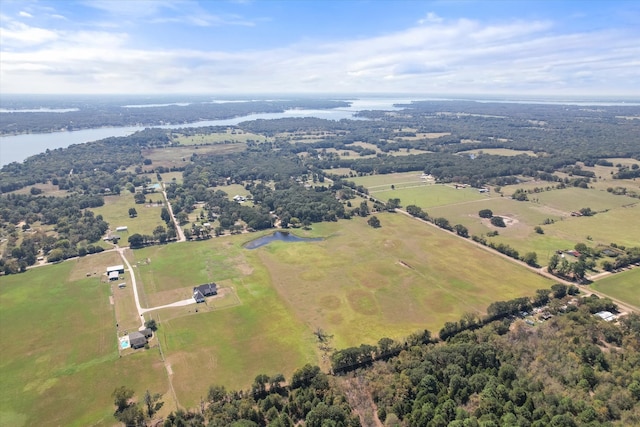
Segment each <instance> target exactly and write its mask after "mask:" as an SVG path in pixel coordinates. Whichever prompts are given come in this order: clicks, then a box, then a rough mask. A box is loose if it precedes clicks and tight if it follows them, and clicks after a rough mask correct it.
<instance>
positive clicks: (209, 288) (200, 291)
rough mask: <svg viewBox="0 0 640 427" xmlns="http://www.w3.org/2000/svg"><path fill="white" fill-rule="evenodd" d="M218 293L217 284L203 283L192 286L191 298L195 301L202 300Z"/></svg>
mask: <svg viewBox="0 0 640 427" xmlns="http://www.w3.org/2000/svg"><path fill="white" fill-rule="evenodd" d="M217 294H218V285H216V284H215V283H206V284H204V285H200V286H196V287H194V288H193V299H194V300H196V302H198V303H200V302H204V301H205V299H206V297H210V296H213V295H217Z"/></svg>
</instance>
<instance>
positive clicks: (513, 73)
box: [0, 2, 640, 94]
mask: <svg viewBox="0 0 640 427" xmlns="http://www.w3.org/2000/svg"><path fill="white" fill-rule="evenodd" d="M113 3H114V2H105V3H104V4H106V7H114V6H113ZM118 3H120V2H118ZM156 3H157V4H159V3H160V2H155V3H154V4H156ZM93 4H94V5H95V3H93ZM136 7H139V6H131V8H133V9H135V8H136ZM157 7H169V6H166V4H164V3H163V4H162V6H157ZM133 9H130V11H132V13H143V12H135V11H134V10H133ZM182 18H184V16H182ZM436 18H437V17H436V16H435V15H434V16H430V15H427V19H430V20H431V24H430V25H417V26H415V27H412V28H407V29H406V30H404V31H399V32H395V33H391V34H387V35H383V36H378V37H371V38H364V39H357V40H343V41H342V42H340V43H321V42H317V41H305V42H298V43H294V44H290V45H288V46H284V47H280V48H277V49H270V50H265V51H260V50H255V51H244V52H243V51H224V50H196V49H189V48H187V49H172V50H163V49H158V50H142V49H137V48H133V47H132V45H131V44H130V42H131V40H130V36H129V35H128V34H126V33H123V32H116V31H114V30H110V29H107V28H103V29H102V31H71V30H65V31H52V30H47V29H44V28H36V27H30V26H27V25H25V24H22V23H18V22H13V21H11V22H9V23H8V24H7V25H6V27H7V29H5V28H4V27H3V28H2V33H1V35H2V52H1V54H0V65H1V66H0V73H1V76H2V78H1V79H0V90H2V91H3V92H4V91H8V92H25V91H27V90H29V91H33V92H87V93H91V92H101V93H115V92H121V93H122V92H124V93H136V92H137V93H144V92H160V91H162V92H200V93H202V92H216V93H220V92H236V93H238V92H314V91H319V92H372V91H373V92H404V91H407V92H413V93H417V92H422V93H426V92H439V93H442V92H450V91H456V92H458V93H472V92H480V93H489V92H496V91H497V92H506V91H509V92H536V93H540V92H542V93H551V92H554V91H573V92H575V93H580V92H585V91H589V90H591V91H600V92H608V93H609V94H612V92H616V91H617V92H618V93H621V94H629V88H640V75H639V71H638V70H640V60H639V59H638V58H640V46H638V45H637V43H635V42H634V41H635V40H636V39H634V37H632V36H633V35H632V34H629V33H625V32H623V31H598V32H590V33H587V32H585V33H572V34H554V33H553V30H554V28H553V26H552V25H551V23H549V22H538V21H534V22H526V21H510V22H505V23H503V24H496V23H493V24H492V25H486V24H483V23H481V22H478V21H472V20H468V19H459V20H457V21H452V22H448V21H444V20H441V19H436ZM203 19H204V21H203V25H205V24H207V22H209V21H207V19H210V17H206V16H205V17H204V18H203ZM192 24H193V25H196V23H195V22H193V23H192ZM209 25H212V24H211V23H210V22H209ZM134 41H135V40H134ZM637 91H638V89H636V93H637Z"/></svg>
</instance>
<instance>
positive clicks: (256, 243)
mask: <svg viewBox="0 0 640 427" xmlns="http://www.w3.org/2000/svg"><path fill="white" fill-rule="evenodd" d="M276 240H280V241H283V242H318V241H320V240H322V237H299V236H296V235H295V234H291V233H289V232H287V231H276V232H275V233H273V234H269V235H267V236H262V237H259V238H257V239H255V240H252V241H250V242H248V243H246V244H245V245H244V247H245V249H257V248H259V247H260V246H265V245H268V244H269V243H271V242H275V241H276Z"/></svg>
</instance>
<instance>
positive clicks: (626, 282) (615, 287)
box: [591, 267, 640, 307]
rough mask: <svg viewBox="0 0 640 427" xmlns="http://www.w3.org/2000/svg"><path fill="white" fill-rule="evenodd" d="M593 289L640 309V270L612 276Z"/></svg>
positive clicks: (593, 286) (594, 285) (601, 280)
mask: <svg viewBox="0 0 640 427" xmlns="http://www.w3.org/2000/svg"><path fill="white" fill-rule="evenodd" d="M591 287H592V288H593V289H595V290H596V291H600V292H602V293H603V294H606V295H610V296H611V297H613V298H616V299H619V300H620V301H624V302H627V303H629V304H632V305H635V306H636V307H640V268H637V267H636V268H634V269H632V270H627V271H623V272H621V273H616V274H612V275H610V276H607V277H604V278H602V279H600V280H598V281H596V282H594V283H593V284H592V285H591Z"/></svg>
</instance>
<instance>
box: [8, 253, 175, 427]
mask: <svg viewBox="0 0 640 427" xmlns="http://www.w3.org/2000/svg"><path fill="white" fill-rule="evenodd" d="M99 259H102V260H103V261H104V265H105V266H106V265H109V263H111V262H112V261H113V260H112V259H111V258H110V256H109V254H100V255H92V256H90V257H86V258H81V259H79V260H73V261H66V262H63V263H61V264H57V265H52V266H46V267H41V268H36V269H33V270H29V271H28V272H26V273H24V274H19V275H12V276H5V277H3V278H2V286H0V325H1V326H2V334H1V335H0V344H1V345H2V352H0V376H1V377H2V387H0V408H2V410H1V411H0V425H3V426H22V425H65V426H74V425H77V426H85V425H113V423H114V419H113V400H112V398H111V392H112V391H113V390H114V389H115V388H116V387H117V386H120V385H127V386H128V387H131V388H133V389H134V390H135V391H136V394H137V395H138V396H142V394H143V393H144V391H145V389H146V388H149V389H150V390H155V391H156V392H160V393H166V392H167V391H168V383H167V381H166V374H164V372H163V370H164V368H163V367H162V365H161V364H160V365H158V361H159V360H158V359H159V357H158V353H157V352H156V351H149V352H141V353H140V354H136V355H134V356H131V357H125V358H122V359H120V358H119V357H118V351H117V339H116V329H115V319H114V316H113V306H111V305H110V302H109V285H108V284H106V283H102V282H101V279H100V277H99V275H96V276H93V275H92V276H91V277H84V278H78V275H77V271H87V272H89V271H92V268H93V267H94V265H95V262H96V260H99Z"/></svg>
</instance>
